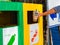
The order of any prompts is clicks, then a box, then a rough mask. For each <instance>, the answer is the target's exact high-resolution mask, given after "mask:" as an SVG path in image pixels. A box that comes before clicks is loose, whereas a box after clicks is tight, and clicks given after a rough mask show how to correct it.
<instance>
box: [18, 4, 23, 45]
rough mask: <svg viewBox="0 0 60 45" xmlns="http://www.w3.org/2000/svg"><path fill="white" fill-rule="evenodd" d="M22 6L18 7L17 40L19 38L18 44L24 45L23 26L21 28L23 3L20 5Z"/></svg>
mask: <svg viewBox="0 0 60 45" xmlns="http://www.w3.org/2000/svg"><path fill="white" fill-rule="evenodd" d="M20 6H21V7H22V8H20V11H19V16H18V25H19V27H18V29H19V30H18V32H19V36H20V37H19V40H21V41H20V42H19V43H20V44H19V45H24V41H23V40H24V28H23V4H22V5H20Z"/></svg>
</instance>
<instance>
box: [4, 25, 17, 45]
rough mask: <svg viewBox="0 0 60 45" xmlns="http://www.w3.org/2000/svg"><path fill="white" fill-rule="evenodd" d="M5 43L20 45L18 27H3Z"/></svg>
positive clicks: (6, 44)
mask: <svg viewBox="0 0 60 45" xmlns="http://www.w3.org/2000/svg"><path fill="white" fill-rule="evenodd" d="M3 45H18V27H17V26H15V27H9V28H3Z"/></svg>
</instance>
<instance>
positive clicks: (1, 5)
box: [0, 2, 21, 11]
mask: <svg viewBox="0 0 60 45" xmlns="http://www.w3.org/2000/svg"><path fill="white" fill-rule="evenodd" d="M19 4H20V5H21V3H18V2H0V10H1V11H10V10H12V11H19V9H20V8H21V6H20V5H19Z"/></svg>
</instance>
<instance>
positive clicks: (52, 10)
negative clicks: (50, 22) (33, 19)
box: [39, 8, 56, 16]
mask: <svg viewBox="0 0 60 45" xmlns="http://www.w3.org/2000/svg"><path fill="white" fill-rule="evenodd" d="M52 13H56V11H55V9H54V8H52V9H50V10H48V11H46V12H44V13H40V14H39V16H47V15H48V14H52Z"/></svg>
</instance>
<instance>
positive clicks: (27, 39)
mask: <svg viewBox="0 0 60 45" xmlns="http://www.w3.org/2000/svg"><path fill="white" fill-rule="evenodd" d="M35 10H38V11H39V12H40V13H42V11H43V7H42V4H31V3H23V20H24V21H23V22H24V45H43V17H39V19H38V20H37V21H36V22H33V12H34V11H35Z"/></svg>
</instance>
